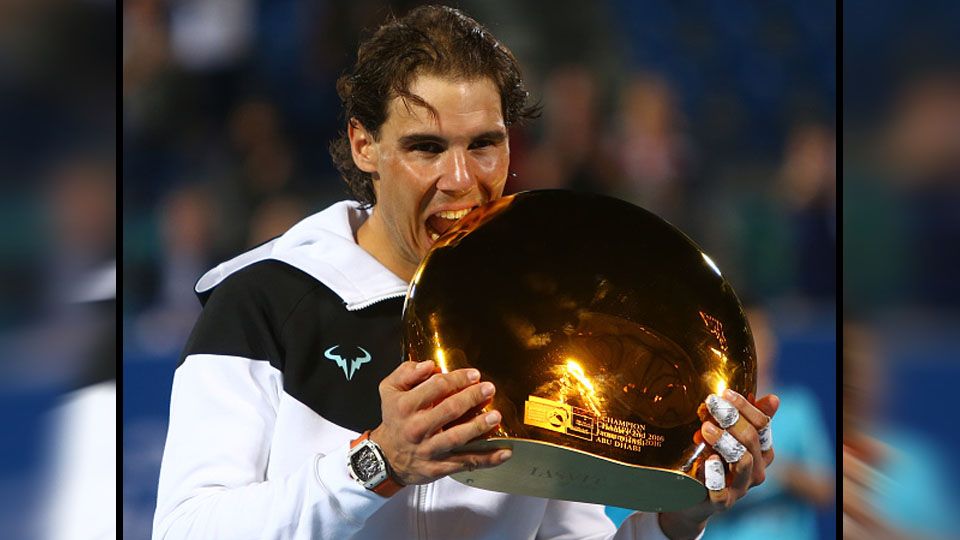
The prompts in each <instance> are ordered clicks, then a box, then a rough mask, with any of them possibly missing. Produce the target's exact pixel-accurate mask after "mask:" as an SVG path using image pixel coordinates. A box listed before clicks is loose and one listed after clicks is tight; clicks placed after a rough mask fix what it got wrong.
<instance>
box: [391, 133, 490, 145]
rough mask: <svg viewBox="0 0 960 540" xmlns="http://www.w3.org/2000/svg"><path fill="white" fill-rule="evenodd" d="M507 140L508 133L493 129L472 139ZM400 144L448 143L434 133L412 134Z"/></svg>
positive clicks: (402, 139)
mask: <svg viewBox="0 0 960 540" xmlns="http://www.w3.org/2000/svg"><path fill="white" fill-rule="evenodd" d="M506 138H507V132H506V131H503V130H499V129H493V130H490V131H484V132H483V133H479V134H477V135H474V136H473V137H472V138H471V140H473V141H478V140H486V141H492V142H494V143H498V142H500V141H503V140H505V139H506ZM398 142H399V144H400V145H401V146H412V145H415V144H419V143H440V144H447V143H448V141H447V139H446V138H444V137H441V136H440V135H436V134H433V133H411V134H409V135H404V136H402V137H400V139H399V140H398Z"/></svg>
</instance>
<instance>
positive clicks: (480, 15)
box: [122, 0, 837, 539]
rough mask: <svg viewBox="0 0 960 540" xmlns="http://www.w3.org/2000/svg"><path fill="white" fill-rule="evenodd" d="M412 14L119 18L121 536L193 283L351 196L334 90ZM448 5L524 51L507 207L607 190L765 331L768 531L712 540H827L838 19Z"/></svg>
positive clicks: (271, 2) (804, 10) (376, 6)
mask: <svg viewBox="0 0 960 540" xmlns="http://www.w3.org/2000/svg"><path fill="white" fill-rule="evenodd" d="M419 3H420V2H390V3H384V2H372V1H367V0H353V1H350V2H332V1H303V0H259V1H258V0H223V1H220V0H179V1H173V0H170V1H159V0H129V1H127V2H125V3H124V4H123V8H124V9H123V14H122V27H123V54H122V70H123V81H122V95H123V115H122V130H123V131H122V137H123V160H122V174H123V180H124V184H123V213H122V219H123V239H122V242H123V261H122V264H123V275H124V280H123V297H122V302H123V322H124V325H123V343H124V372H123V376H124V402H123V411H124V412H123V414H124V418H123V421H124V430H123V452H124V460H123V473H124V478H123V503H124V509H123V512H124V537H125V538H131V539H140V538H147V537H148V531H149V530H150V522H151V519H152V512H153V508H154V504H155V496H156V480H157V474H158V467H159V463H160V457H161V450H162V445H163V440H164V437H165V429H166V420H167V418H166V416H167V407H168V403H169V391H170V383H171V380H172V376H173V368H174V367H175V365H176V360H177V356H178V354H179V353H180V349H181V347H182V345H183V343H184V340H185V338H186V336H187V334H188V332H189V331H190V329H191V327H192V325H193V323H194V321H195V319H196V317H197V314H198V312H199V304H198V302H197V300H196V298H195V297H194V295H193V294H192V292H191V291H192V285H193V283H194V282H195V280H196V279H197V278H198V276H199V275H200V274H201V273H202V272H203V271H204V270H206V269H207V268H209V267H211V266H212V265H214V264H216V263H217V262H219V261H221V260H223V259H225V258H228V257H230V256H232V255H233V254H237V253H239V252H240V251H242V250H244V249H246V248H249V247H252V246H254V245H256V244H258V243H260V242H263V241H264V240H267V239H269V238H271V237H273V236H276V235H278V234H280V233H282V232H283V231H284V230H285V229H287V228H288V227H289V226H291V225H292V224H294V223H295V222H297V221H298V220H299V219H301V218H303V217H305V216H306V215H308V214H310V213H312V212H315V211H318V210H320V209H322V208H324V207H325V206H327V205H328V204H330V203H331V202H333V201H336V200H340V199H344V198H347V195H346V191H345V188H344V185H343V183H342V181H341V180H340V179H339V178H338V176H337V174H336V171H335V169H334V168H333V166H332V164H331V162H330V158H329V155H328V153H327V145H328V143H329V141H330V140H331V139H333V138H334V137H335V136H336V133H337V131H338V130H340V129H342V119H341V118H339V114H340V104H339V101H338V99H337V96H336V94H335V89H334V81H335V80H336V78H337V77H338V76H339V75H340V74H341V73H342V72H343V71H344V70H345V69H347V68H348V67H349V66H350V65H352V62H353V61H354V59H355V55H356V47H357V45H358V43H359V41H360V40H361V39H362V38H363V37H364V36H367V35H369V34H370V33H371V32H372V31H373V30H375V29H376V28H377V26H378V25H379V24H380V23H381V22H382V21H383V20H384V19H385V17H386V16H387V15H388V14H389V13H397V14H403V13H405V12H406V11H407V10H409V9H410V8H412V7H414V6H415V5H418V4H419ZM454 5H456V6H457V7H460V8H461V9H463V10H464V11H465V12H466V13H468V14H470V15H471V16H473V17H474V18H476V19H478V20H479V21H481V22H482V23H484V24H485V25H486V26H488V28H489V29H490V30H491V31H492V32H493V34H494V35H495V36H497V38H499V39H500V40H501V41H503V42H504V43H505V44H506V45H507V46H508V47H510V48H511V49H512V50H513V51H514V53H515V54H516V55H517V56H518V58H519V60H520V63H521V65H522V66H523V68H524V70H525V71H524V73H525V77H526V79H527V81H528V84H529V88H530V90H531V94H532V97H533V99H534V100H537V101H539V102H540V103H541V104H542V105H543V108H544V110H543V117H542V118H541V119H540V120H539V121H535V122H533V123H531V124H530V125H528V126H526V127H524V128H519V129H514V130H512V131H511V152H512V153H511V157H512V160H511V168H512V170H513V172H515V173H516V174H517V176H516V178H514V179H512V180H511V181H510V182H509V183H508V186H507V190H508V191H509V192H514V191H520V190H525V189H536V188H568V189H576V190H586V191H596V192H602V193H606V194H611V195H615V196H617V197H620V198H623V199H626V200H628V201H631V202H633V203H635V204H638V205H641V206H643V207H646V208H648V209H650V210H652V211H654V212H656V213H658V214H659V215H661V216H663V217H665V218H666V219H668V220H669V221H671V222H672V223H674V224H675V225H677V226H678V227H680V228H681V229H682V230H684V231H685V232H687V233H688V234H689V235H690V236H691V237H692V238H693V239H695V240H696V241H697V242H698V243H700V244H701V246H702V247H704V248H705V249H706V251H707V252H708V253H710V255H711V257H713V259H714V260H715V261H716V262H717V264H718V265H719V266H720V268H721V269H722V270H723V272H724V273H725V275H726V276H727V277H728V278H729V280H730V281H731V282H732V283H733V284H734V285H735V287H736V290H737V292H738V294H740V296H741V297H742V298H744V299H745V300H746V301H747V302H748V303H749V305H750V306H751V308H752V310H753V312H754V313H755V314H756V315H755V316H756V320H757V321H758V322H757V323H756V325H758V326H760V325H763V326H764V328H767V329H768V331H767V332H766V334H765V336H766V337H765V340H766V341H765V343H766V344H767V350H768V354H767V358H768V362H767V365H768V366H769V367H770V370H769V373H770V376H769V378H768V381H767V383H766V384H767V387H768V391H770V390H774V389H776V390H777V391H780V392H783V393H784V394H783V395H784V396H785V397H786V396H787V395H788V394H789V395H790V396H792V397H791V398H790V399H785V400H784V403H785V405H784V409H783V411H782V413H781V414H782V415H783V417H784V420H783V427H780V426H778V427H777V428H776V429H777V435H776V437H777V441H778V445H780V444H782V445H783V447H784V448H785V450H784V451H783V452H782V453H781V454H780V455H779V456H778V466H780V467H781V469H782V470H783V471H784V472H783V475H782V481H781V482H780V484H779V485H776V486H773V487H771V488H770V490H769V492H768V493H766V494H760V493H758V494H757V495H756V497H755V499H756V500H755V501H753V502H752V503H750V505H755V506H758V507H762V508H760V509H759V510H757V509H754V510H753V511H750V512H747V511H746V509H747V507H748V504H747V503H746V502H745V503H744V504H743V507H744V509H745V511H744V514H753V515H756V516H757V518H756V520H755V521H756V522H757V523H760V525H757V524H750V523H747V524H743V523H741V522H740V520H741V519H747V518H743V517H740V516H733V515H731V516H730V519H729V523H728V524H727V525H726V526H725V527H726V528H724V529H720V528H719V525H718V528H717V531H718V532H717V533H715V536H712V537H717V538H725V537H731V535H732V537H737V538H740V537H744V536H745V535H746V532H745V529H743V527H747V528H748V529H749V528H751V527H753V528H756V527H758V526H759V527H760V528H759V529H757V530H759V531H763V527H765V526H766V527H768V526H770V525H771V524H772V525H775V526H777V527H778V528H777V529H775V530H776V531H782V530H783V528H784V525H783V523H784V521H783V520H784V519H785V518H784V516H785V515H789V516H792V517H791V518H790V519H793V520H795V523H796V525H795V526H794V527H793V528H794V529H796V530H797V532H798V536H797V537H798V538H799V537H805V538H831V537H833V536H834V530H835V523H836V513H835V512H834V511H833V509H832V508H833V491H834V490H833V484H834V471H835V454H836V452H835V449H836V444H837V440H836V439H837V437H836V432H837V423H836V410H837V409H836V392H835V389H836V365H837V364H836V333H837V314H836V307H835V304H836V290H837V280H836V255H837V218H836V161H835V160H836V123H835V117H836V112H837V111H836V99H837V96H836V88H837V81H836V67H837V66H836V56H837V43H836V33H837V29H836V15H835V4H834V3H833V2H830V1H825V0H813V1H805V2H792V1H787V0H776V1H743V0H725V1H690V2H679V3H678V2H672V1H667V0H650V1H643V2H635V1H632V0H605V1H596V2H582V1H573V0H553V1H550V2H512V1H506V0H494V1H490V0H487V1H479V0H476V1H460V2H455V3H454ZM790 419H792V420H790ZM791 425H793V426H798V427H795V428H793V429H790V426H791ZM799 426H809V427H805V428H801V427H799ZM781 432H782V434H781ZM788 447H789V449H788ZM779 449H780V446H778V452H780V450H779ZM781 460H782V463H783V465H780V463H781ZM771 485H773V482H771ZM763 508H767V510H764V509H763ZM761 512H763V513H765V514H766V516H767V517H761V516H760V513H761ZM610 515H611V516H612V517H613V518H614V519H615V520H618V521H619V520H620V519H622V516H623V514H622V512H621V511H618V510H616V509H611V510H610ZM777 519H779V520H780V521H779V522H778V521H777ZM759 534H761V536H763V534H762V532H761V533H759ZM763 537H766V538H769V537H770V536H769V535H767V536H763ZM778 537H781V536H778Z"/></svg>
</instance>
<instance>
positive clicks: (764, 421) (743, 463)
mask: <svg viewBox="0 0 960 540" xmlns="http://www.w3.org/2000/svg"><path fill="white" fill-rule="evenodd" d="M720 397H722V398H723V399H724V400H726V401H727V402H729V403H730V404H731V405H733V406H734V407H736V409H737V412H738V413H739V418H738V419H737V421H736V422H735V423H733V424H732V425H730V426H729V427H727V428H726V430H724V429H722V428H721V427H720V426H719V425H718V424H719V423H718V422H717V420H716V419H715V418H712V417H711V418H708V419H707V420H706V421H705V422H704V423H703V425H702V426H701V428H700V431H699V432H697V438H699V439H701V440H703V441H704V442H706V443H707V445H709V446H710V447H711V448H713V447H714V446H715V445H716V444H717V442H718V441H719V440H720V438H721V437H722V435H723V432H724V431H726V432H727V433H729V434H730V435H731V436H733V438H734V439H736V441H737V442H739V443H740V444H742V445H743V446H744V447H745V450H746V451H745V452H743V455H742V456H741V457H740V458H739V460H737V461H735V462H733V463H730V464H729V465H728V466H726V467H725V484H726V486H725V487H724V488H723V489H720V490H708V492H707V493H708V496H707V498H706V499H705V500H704V501H703V502H701V503H700V504H698V505H696V506H693V507H691V508H687V509H684V510H680V511H677V512H664V513H661V514H660V516H659V518H660V528H661V529H663V532H664V534H666V535H667V537H669V538H671V539H672V540H680V539H684V538H695V537H696V536H697V535H698V534H700V532H701V531H703V528H704V527H705V526H706V521H707V519H708V518H709V517H710V516H712V515H713V514H715V513H717V512H723V511H725V510H728V509H730V508H731V507H732V506H733V504H734V503H736V501H738V500H739V499H740V498H741V497H743V496H744V495H746V494H747V490H749V489H750V488H752V487H753V486H757V485H760V484H761V483H763V481H764V479H765V478H766V468H767V467H768V466H769V465H770V463H772V462H773V455H774V452H773V447H770V448H769V449H768V450H761V448H760V437H759V435H758V431H759V430H760V429H762V428H764V427H767V426H768V425H769V423H770V419H771V418H772V417H773V415H774V414H776V412H777V408H778V407H779V406H780V398H778V397H777V396H776V395H773V394H770V395H767V396H764V397H762V398H760V399H758V400H756V401H755V402H753V403H751V402H750V401H748V400H747V399H746V398H744V397H743V396H741V395H740V394H738V393H736V392H733V391H732V390H729V389H728V390H726V391H725V392H724V394H723V395H722V396H720ZM704 410H706V406H704ZM713 453H714V452H708V453H707V454H706V455H705V457H709V456H711V455H712V454H713ZM714 459H716V458H714ZM721 459H723V458H721ZM724 462H725V461H724ZM702 469H703V468H701V470H702ZM701 474H702V473H701ZM700 480H701V481H703V478H702V477H701V478H700Z"/></svg>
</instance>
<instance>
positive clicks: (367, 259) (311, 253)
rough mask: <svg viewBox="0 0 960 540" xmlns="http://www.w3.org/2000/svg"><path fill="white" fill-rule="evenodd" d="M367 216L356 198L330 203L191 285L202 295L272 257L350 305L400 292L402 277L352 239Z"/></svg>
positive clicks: (403, 290)
mask: <svg viewBox="0 0 960 540" xmlns="http://www.w3.org/2000/svg"><path fill="white" fill-rule="evenodd" d="M369 216H370V211H369V210H366V209H363V208H361V207H360V203H358V202H356V201H341V202H338V203H335V204H333V205H331V206H329V207H327V208H326V209H325V210H323V211H321V212H318V213H316V214H313V215H312V216H309V217H307V218H305V219H303V220H302V221H300V222H299V223H297V224H296V225H294V226H293V227H291V228H290V230H288V231H287V232H286V233H284V234H283V235H281V236H279V237H277V238H274V239H273V240H270V241H269V242H267V243H264V244H261V245H259V246H257V247H255V248H253V249H251V250H249V251H247V252H245V253H242V254H240V255H238V256H236V257H234V258H233V259H230V260H228V261H226V262H223V263H221V264H219V265H217V266H216V267H214V268H213V269H211V270H210V271H208V272H207V273H206V274H204V275H203V276H202V277H201V278H200V280H199V281H197V284H196V287H195V288H194V290H195V291H196V293H197V294H198V295H200V296H201V297H205V296H206V295H208V294H209V293H210V292H212V290H213V289H214V288H215V287H216V286H217V285H219V284H220V283H221V282H222V281H223V280H224V279H226V278H227V276H229V275H230V274H233V273H234V272H236V271H238V270H240V269H242V268H245V267H247V266H249V265H251V264H253V263H255V262H259V261H262V260H267V259H273V260H278V261H282V262H284V263H287V264H289V265H291V266H293V267H295V268H297V269H299V270H302V271H303V272H305V273H307V274H309V275H310V276H312V277H313V278H314V279H316V280H317V281H320V282H321V283H323V284H324V285H326V286H327V287H328V288H329V289H330V290H332V291H333V292H334V293H336V294H337V295H338V296H339V297H340V298H341V299H342V300H343V301H344V303H345V304H346V307H347V309H348V310H351V311H353V310H357V309H362V308H364V307H367V306H369V305H370V304H373V303H376V302H378V301H380V300H385V299H387V298H394V297H399V296H403V295H404V294H406V292H407V286H408V283H407V282H406V281H404V280H403V279H401V278H400V277H398V276H397V275H396V274H394V273H393V272H391V271H390V270H387V268H386V267H384V266H383V265H382V264H380V262H379V261H377V260H376V259H375V258H373V256H372V255H370V254H369V253H367V252H366V251H364V250H363V248H361V247H360V246H359V245H358V244H357V241H356V236H355V234H356V231H357V229H358V228H359V227H360V225H361V224H363V222H364V221H366V219H367V218H368V217H369Z"/></svg>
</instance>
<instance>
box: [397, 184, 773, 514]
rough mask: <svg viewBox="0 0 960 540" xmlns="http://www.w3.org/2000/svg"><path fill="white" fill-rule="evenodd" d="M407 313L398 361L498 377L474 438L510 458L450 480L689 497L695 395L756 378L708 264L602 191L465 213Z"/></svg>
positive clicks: (680, 239) (736, 315) (597, 498)
mask: <svg viewBox="0 0 960 540" xmlns="http://www.w3.org/2000/svg"><path fill="white" fill-rule="evenodd" d="M403 318H404V324H405V335H404V344H403V346H404V351H405V353H406V355H407V356H408V358H409V359H412V360H417V361H420V360H426V359H431V360H434V361H435V362H437V364H438V366H439V367H440V369H441V370H442V371H450V370H454V369H459V368H463V367H475V368H477V369H479V370H480V373H481V375H482V378H483V380H489V381H492V382H493V383H494V384H495V385H496V387H497V393H496V395H495V397H494V400H493V402H492V403H491V404H490V405H489V406H487V407H486V409H493V408H496V409H497V410H499V411H500V412H501V413H502V414H503V421H502V422H501V424H500V426H499V427H498V428H497V429H496V430H495V431H493V432H491V433H490V434H488V437H486V439H485V440H483V441H475V442H474V443H472V446H482V447H485V448H490V447H511V448H513V449H514V456H513V458H512V459H511V460H509V461H508V462H507V463H506V464H504V465H501V466H499V467H496V468H494V469H484V470H477V471H472V472H469V473H463V474H458V475H454V478H455V479H457V480H459V481H461V482H464V483H467V484H468V485H474V486H477V487H482V488H485V489H492V490H496V491H504V492H509V493H520V494H526V495H535V496H544V497H553V498H559V499H566V500H578V501H586V502H595V503H602V504H611V505H615V506H622V507H627V508H635V509H638V510H647V511H661V510H664V511H665V510H672V509H678V508H683V507H686V506H691V505H693V504H696V503H697V502H699V501H701V500H703V499H704V498H705V497H706V489H705V488H704V487H703V484H702V483H700V482H699V481H697V480H696V479H695V478H696V472H697V469H698V468H699V466H700V463H701V462H702V455H701V454H702V452H703V449H704V446H703V445H702V444H697V443H696V442H695V440H694V434H695V433H696V432H697V431H698V430H699V427H700V424H701V419H700V417H699V416H698V412H697V410H698V408H699V406H700V404H701V403H702V402H703V400H704V399H705V398H706V396H707V395H708V394H710V393H711V392H720V391H722V390H723V388H726V387H728V386H729V387H730V388H732V389H734V390H737V391H738V392H740V393H741V394H743V395H751V394H753V393H754V392H755V389H756V360H755V352H754V345H753V338H752V336H751V334H750V329H749V326H748V324H747V321H746V317H745V316H744V313H743V310H742V307H741V305H740V302H739V300H738V299H737V297H736V295H735V294H734V292H733V289H732V288H731V286H730V284H729V283H728V282H727V281H726V280H725V279H724V278H723V277H722V275H721V274H720V272H719V270H718V269H717V267H716V265H715V264H714V263H713V261H712V260H710V258H709V257H708V256H707V255H706V254H704V253H703V252H702V251H701V250H700V249H699V248H698V247H697V246H696V245H695V244H694V243H693V242H692V241H690V239H689V238H687V237H686V236H685V235H683V234H682V233H681V232H680V231H678V230H677V229H676V228H674V227H673V226H671V225H669V224H668V223H667V222H665V221H663V220H662V219H660V218H658V217H656V216H655V215H653V214H651V213H649V212H647V211H646V210H643V209H641V208H639V207H636V206H633V205H631V204H629V203H626V202H623V201H620V200H617V199H612V198H609V197H603V196H599V195H591V194H580V193H573V192H568V191H559V190H556V191H554V190H551V191H533V192H524V193H519V194H516V195H513V196H509V197H504V198H502V199H499V200H497V201H494V202H493V203H490V204H488V205H486V206H483V207H480V208H478V209H476V210H474V211H473V212H471V213H470V214H468V215H467V216H466V217H464V218H463V219H462V220H461V221H460V222H459V223H458V224H457V225H456V226H455V227H453V228H452V229H451V230H450V231H448V232H447V233H446V234H445V235H444V236H443V237H441V238H440V239H439V240H438V241H437V243H436V244H435V245H434V248H433V249H432V250H431V251H430V253H429V254H428V255H427V257H426V258H425V259H424V260H423V262H422V263H421V265H420V268H419V269H418V270H417V273H416V275H415V276H414V279H413V282H412V283H411V287H410V290H409V293H408V295H407V299H406V303H405V305H404V313H403ZM477 412H478V411H477ZM545 471H546V472H545ZM578 474H580V475H587V477H589V478H591V480H590V481H589V482H586V481H580V482H577V481H573V480H571V479H574V478H580V479H581V480H583V478H586V477H584V476H579V477H578V476H577V475H578ZM587 484H589V485H587Z"/></svg>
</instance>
